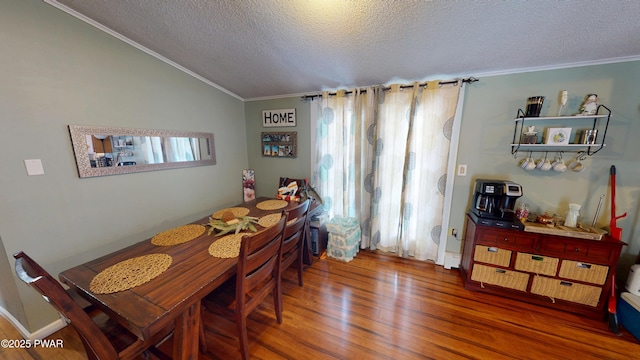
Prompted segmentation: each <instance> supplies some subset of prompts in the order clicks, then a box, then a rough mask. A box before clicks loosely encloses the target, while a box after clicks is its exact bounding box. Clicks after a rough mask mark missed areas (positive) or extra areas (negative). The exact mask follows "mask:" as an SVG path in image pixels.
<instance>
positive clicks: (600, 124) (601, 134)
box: [511, 105, 611, 156]
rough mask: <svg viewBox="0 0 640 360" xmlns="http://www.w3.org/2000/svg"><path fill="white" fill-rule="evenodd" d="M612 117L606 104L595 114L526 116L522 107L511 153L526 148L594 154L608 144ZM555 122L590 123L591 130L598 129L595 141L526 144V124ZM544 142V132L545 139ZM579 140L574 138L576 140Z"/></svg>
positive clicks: (564, 123)
mask: <svg viewBox="0 0 640 360" xmlns="http://www.w3.org/2000/svg"><path fill="white" fill-rule="evenodd" d="M610 119H611V110H610V109H609V108H608V107H606V106H604V105H598V108H597V110H596V114H595V115H576V116H543V117H526V116H525V113H524V111H523V110H522V109H518V113H517V116H516V118H515V119H514V124H515V126H514V129H513V141H512V143H511V154H512V155H514V156H516V154H517V153H518V151H520V150H525V151H531V152H547V151H568V152H577V153H584V154H586V155H589V156H591V155H593V154H595V153H597V152H598V151H600V150H602V148H603V147H605V146H606V144H605V139H606V136H607V129H608V128H609V120H610ZM554 122H556V123H557V122H561V123H562V126H566V127H572V128H573V127H575V126H578V127H580V126H581V124H582V126H583V127H585V125H584V124H589V122H591V123H590V126H591V127H590V129H591V130H597V131H598V133H597V134H596V137H595V139H594V140H595V141H594V143H590V144H582V143H578V144H575V143H572V144H562V145H558V144H545V143H541V144H539V143H536V144H525V143H523V142H522V135H523V134H524V133H525V129H526V127H525V124H526V125H529V126H530V125H532V124H549V123H554ZM578 138H579V137H578V135H577V134H576V135H575V137H574V139H578ZM542 141H543V142H544V134H543V139H542ZM576 141H577V140H574V142H576Z"/></svg>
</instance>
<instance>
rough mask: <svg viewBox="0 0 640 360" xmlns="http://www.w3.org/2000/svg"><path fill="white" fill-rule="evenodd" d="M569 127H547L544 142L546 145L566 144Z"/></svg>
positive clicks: (569, 133)
mask: <svg viewBox="0 0 640 360" xmlns="http://www.w3.org/2000/svg"><path fill="white" fill-rule="evenodd" d="M570 135H571V128H548V129H547V137H546V139H545V144H547V145H567V144H569V136H570Z"/></svg>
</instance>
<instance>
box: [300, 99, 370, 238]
mask: <svg viewBox="0 0 640 360" xmlns="http://www.w3.org/2000/svg"><path fill="white" fill-rule="evenodd" d="M376 93H377V89H374V88H366V89H354V90H351V91H344V90H342V91H338V92H337V94H335V95H331V96H330V95H329V94H328V93H327V92H325V93H323V94H322V98H321V100H319V101H317V102H315V104H316V106H318V107H319V109H318V110H319V111H318V113H320V114H321V116H320V117H319V119H318V121H317V127H316V139H315V143H316V157H315V162H314V163H315V173H314V176H313V179H314V181H313V183H314V184H315V187H316V190H317V191H318V192H319V193H320V194H321V196H322V199H323V202H324V207H325V210H326V211H327V212H328V214H329V217H330V218H333V217H335V216H342V217H355V218H357V219H358V220H359V222H360V224H363V223H368V219H369V211H370V207H371V189H372V187H371V184H372V182H371V180H372V173H371V170H372V162H373V145H374V141H375V137H373V134H374V131H373V128H374V124H373V122H374V119H375V116H374V113H375V101H374V99H375V94H376ZM366 229H367V227H362V230H363V238H368V236H369V235H368V233H367V232H366Z"/></svg>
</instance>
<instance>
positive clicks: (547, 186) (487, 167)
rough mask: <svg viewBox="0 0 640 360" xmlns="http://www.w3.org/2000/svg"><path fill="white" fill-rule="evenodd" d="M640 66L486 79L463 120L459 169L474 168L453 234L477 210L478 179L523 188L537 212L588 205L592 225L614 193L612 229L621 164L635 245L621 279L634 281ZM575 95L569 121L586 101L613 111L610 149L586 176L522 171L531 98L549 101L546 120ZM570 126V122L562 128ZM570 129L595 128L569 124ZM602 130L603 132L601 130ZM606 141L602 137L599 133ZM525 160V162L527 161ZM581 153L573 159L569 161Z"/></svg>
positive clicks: (475, 88)
mask: <svg viewBox="0 0 640 360" xmlns="http://www.w3.org/2000/svg"><path fill="white" fill-rule="evenodd" d="M638 84H640V62H639V61H633V62H625V63H616V64H607V65H594V66H585V67H576V68H569V69H560V70H549V71H537V72H530V73H522V74H514V75H504V76H492V77H482V78H481V79H480V81H479V82H477V83H475V84H472V85H470V86H468V87H467V88H466V98H465V104H464V109H463V113H462V131H461V134H460V145H459V151H458V164H467V165H468V168H467V174H468V175H467V176H466V177H460V176H457V177H456V179H455V184H454V191H453V192H454V197H453V205H452V209H451V224H450V227H454V228H458V229H462V228H463V226H464V216H465V213H466V212H467V210H468V209H469V206H470V203H471V199H472V195H473V194H472V191H473V183H474V180H475V179H478V178H496V179H508V180H512V181H514V182H516V183H519V184H521V185H522V187H523V191H524V196H523V197H522V198H521V201H523V202H526V203H528V204H529V205H530V206H531V207H532V208H533V210H534V211H536V212H545V211H546V212H548V213H549V214H553V213H556V212H557V213H559V214H562V215H564V214H566V211H567V208H568V204H569V203H570V202H571V203H577V204H581V205H582V211H581V215H582V217H583V219H584V221H585V222H587V223H591V221H592V220H593V217H594V215H595V211H596V208H597V205H598V201H599V198H600V195H601V194H606V195H607V197H606V202H605V204H604V206H603V209H602V212H601V215H600V217H599V220H598V225H599V226H601V227H606V226H608V224H609V216H610V202H611V201H610V199H611V198H610V193H609V169H610V167H611V165H615V166H616V168H617V171H618V174H617V178H616V180H617V181H616V185H617V187H616V212H617V213H623V212H625V211H626V212H628V215H627V217H626V218H624V219H621V220H619V221H618V226H619V227H622V228H623V241H625V242H627V243H628V244H629V246H627V247H626V248H624V250H623V258H622V260H621V264H622V265H623V266H622V268H623V269H621V271H620V274H621V276H624V277H626V274H627V273H628V271H626V269H627V268H628V266H629V264H631V263H632V262H633V259H634V258H635V256H636V254H638V251H639V250H640V240H639V239H638V236H639V235H640V229H639V228H638V227H637V226H636V224H637V222H638V216H639V213H638V206H639V205H638V204H639V202H638V199H639V198H640V183H638V180H637V179H638V178H639V177H640V162H639V161H638V154H639V153H640V142H639V141H638V139H639V138H640V121H639V120H640V87H639V86H638ZM561 90H567V91H568V92H569V101H568V104H567V106H566V107H565V108H566V111H565V114H570V113H577V112H578V109H579V107H580V104H581V102H582V100H583V99H584V96H585V95H586V94H587V93H596V94H598V97H599V99H600V103H602V104H605V105H606V106H607V107H609V108H610V109H611V110H612V115H611V122H610V124H609V129H608V132H607V137H606V147H605V148H603V149H602V150H601V151H600V152H599V153H597V154H596V155H594V156H592V157H589V158H588V159H587V160H586V161H585V164H586V166H587V168H586V170H584V171H583V172H580V173H575V172H572V171H567V172H565V173H557V172H542V171H531V172H525V171H524V170H522V169H520V168H518V167H517V166H516V160H515V159H514V158H513V156H512V155H511V153H510V150H511V149H510V146H509V144H510V143H511V142H512V138H513V129H514V120H513V119H514V118H515V117H516V111H517V110H518V108H524V107H525V102H526V98H527V97H529V96H535V95H543V96H546V97H547V98H546V100H545V103H544V109H543V110H542V115H543V116H544V115H547V116H555V115H556V114H557V111H558V95H559V93H560V91H561ZM558 125H563V123H560V122H559V123H558ZM565 125H566V127H573V128H588V127H589V126H590V123H582V126H579V125H575V126H574V125H573V124H572V123H569V122H566V124H565ZM601 131H602V130H601ZM599 135H600V134H599ZM521 157H522V154H519V156H518V158H521ZM572 157H575V153H572V154H565V158H569V159H570V158H572ZM460 249H461V242H460V241H456V240H455V239H450V240H449V241H448V245H447V250H449V251H453V252H460Z"/></svg>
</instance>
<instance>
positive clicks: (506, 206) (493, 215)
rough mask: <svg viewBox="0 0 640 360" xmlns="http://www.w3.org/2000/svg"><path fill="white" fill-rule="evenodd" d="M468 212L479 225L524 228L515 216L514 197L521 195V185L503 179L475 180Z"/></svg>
mask: <svg viewBox="0 0 640 360" xmlns="http://www.w3.org/2000/svg"><path fill="white" fill-rule="evenodd" d="M473 193H474V195H473V203H472V205H471V209H470V211H469V214H470V215H471V217H472V218H473V220H474V221H476V223H479V224H481V225H488V226H495V227H504V228H509V229H524V225H523V224H522V222H521V221H520V220H518V219H517V218H516V217H515V211H514V208H515V205H516V199H518V198H519V197H521V196H522V186H520V185H518V184H516V183H514V182H511V181H505V180H486V179H478V180H476V183H475V186H474V190H473Z"/></svg>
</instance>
